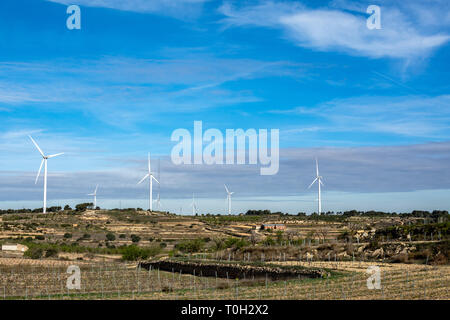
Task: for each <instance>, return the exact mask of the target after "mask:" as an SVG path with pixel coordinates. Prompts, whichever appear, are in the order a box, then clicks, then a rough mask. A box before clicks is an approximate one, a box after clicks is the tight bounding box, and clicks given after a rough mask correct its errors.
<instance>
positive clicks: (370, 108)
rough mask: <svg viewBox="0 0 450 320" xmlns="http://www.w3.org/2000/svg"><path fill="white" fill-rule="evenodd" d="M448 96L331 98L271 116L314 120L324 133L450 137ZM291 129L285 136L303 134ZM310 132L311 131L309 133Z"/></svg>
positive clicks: (440, 138)
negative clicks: (293, 116) (277, 115)
mask: <svg viewBox="0 0 450 320" xmlns="http://www.w3.org/2000/svg"><path fill="white" fill-rule="evenodd" d="M449 105H450V95H440V96H432V97H429V96H421V95H410V96H399V97H386V96H380V97H353V98H345V99H334V100H331V101H328V102H325V103H322V104H319V105H317V106H314V107H297V108H293V109H289V110H273V111H270V112H271V113H276V114H286V115H300V116H305V115H306V116H308V117H316V120H317V123H318V124H320V127H316V126H314V124H309V126H310V127H312V128H315V130H316V131H324V132H353V133H354V132H377V133H387V134H394V135H400V136H406V137H422V138H431V139H437V140H439V141H442V140H444V139H449V138H450V125H449V123H450V110H449ZM306 131H308V130H303V131H302V128H291V130H287V131H286V132H287V133H290V134H295V133H297V132H302V133H304V132H306ZM309 131H311V130H309Z"/></svg>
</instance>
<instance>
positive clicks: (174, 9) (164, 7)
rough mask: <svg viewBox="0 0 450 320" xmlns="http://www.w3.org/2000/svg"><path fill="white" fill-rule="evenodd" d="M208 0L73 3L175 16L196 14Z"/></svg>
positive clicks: (69, 1)
mask: <svg viewBox="0 0 450 320" xmlns="http://www.w3.org/2000/svg"><path fill="white" fill-rule="evenodd" d="M47 1H50V2H56V3H61V4H64V5H72V4H74V1H72V0H47ZM207 1H209V0H77V1H76V2H75V4H77V5H80V6H87V7H101V8H109V9H115V10H121V11H132V12H140V13H157V14H161V15H166V16H172V17H176V18H181V19H184V18H190V17H195V16H198V15H199V14H200V12H201V10H202V4H203V3H204V2H207Z"/></svg>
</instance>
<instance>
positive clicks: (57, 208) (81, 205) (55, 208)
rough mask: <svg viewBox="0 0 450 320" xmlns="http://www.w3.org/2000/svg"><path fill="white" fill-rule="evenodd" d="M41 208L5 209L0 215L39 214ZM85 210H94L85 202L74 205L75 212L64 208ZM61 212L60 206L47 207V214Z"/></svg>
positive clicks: (90, 204) (89, 203) (92, 205)
mask: <svg viewBox="0 0 450 320" xmlns="http://www.w3.org/2000/svg"><path fill="white" fill-rule="evenodd" d="M42 209H43V208H36V209H25V208H24V209H6V210H0V215H3V214H14V213H39V212H42V211H43V210H42ZM87 209H94V204H93V203H92V202H86V203H79V204H77V205H75V210H73V209H72V208H71V207H70V206H69V205H68V204H66V205H65V206H64V211H78V212H82V211H86V210H87ZM96 209H97V210H98V209H100V207H98V206H97V208H96ZM61 210H62V207H61V206H53V207H48V208H47V212H59V211H61Z"/></svg>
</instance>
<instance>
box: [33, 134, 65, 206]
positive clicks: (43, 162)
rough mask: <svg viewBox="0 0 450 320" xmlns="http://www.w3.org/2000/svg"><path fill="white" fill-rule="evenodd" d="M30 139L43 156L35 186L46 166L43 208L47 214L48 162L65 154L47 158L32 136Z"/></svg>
mask: <svg viewBox="0 0 450 320" xmlns="http://www.w3.org/2000/svg"><path fill="white" fill-rule="evenodd" d="M28 137H30V139H31V141H32V142H33V144H34V146H35V147H36V149H38V151H39V153H40V154H41V156H42V161H41V166H40V167H39V171H38V174H37V176H36V180H35V181H34V184H36V183H37V181H38V179H39V175H40V174H41V170H42V165H44V206H43V210H42V212H43V213H46V212H47V160H48V159H50V158H54V157H57V156H60V155H62V154H64V152H63V153H57V154H52V155H49V156H46V155H45V154H44V152H42V150H41V148H39V146H38V144H37V143H36V141H34V140H33V138H32V137H31V136H30V135H29V136H28Z"/></svg>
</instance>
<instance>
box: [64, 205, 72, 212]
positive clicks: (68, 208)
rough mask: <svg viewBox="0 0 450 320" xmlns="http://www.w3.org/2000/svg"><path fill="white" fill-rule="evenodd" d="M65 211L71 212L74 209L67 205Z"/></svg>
mask: <svg viewBox="0 0 450 320" xmlns="http://www.w3.org/2000/svg"><path fill="white" fill-rule="evenodd" d="M64 210H65V211H71V210H72V208H71V207H70V206H69V205H68V204H66V205H65V206H64Z"/></svg>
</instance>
